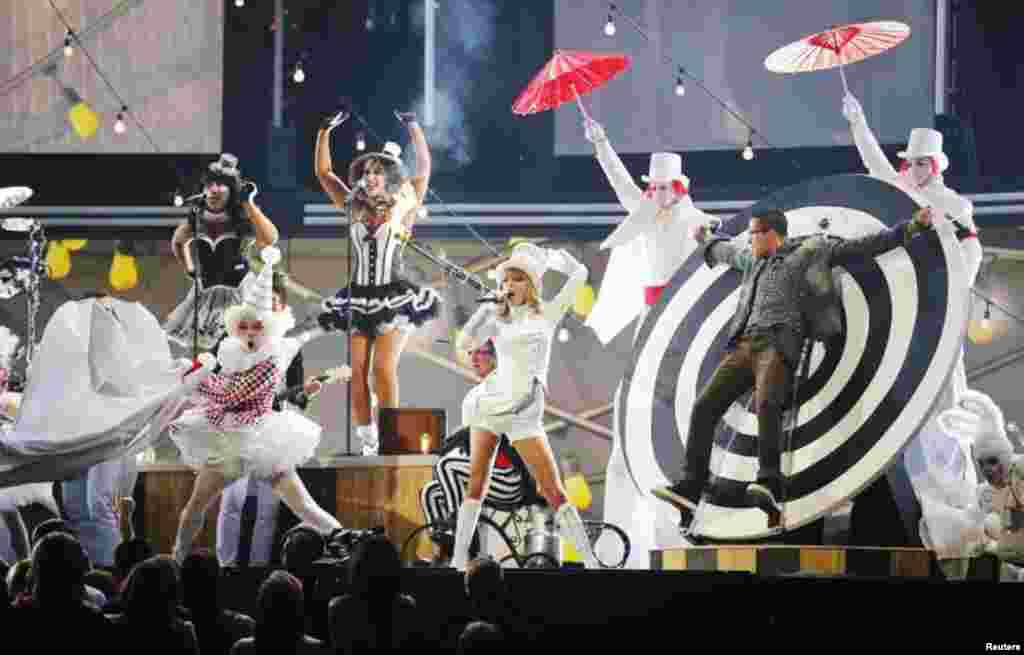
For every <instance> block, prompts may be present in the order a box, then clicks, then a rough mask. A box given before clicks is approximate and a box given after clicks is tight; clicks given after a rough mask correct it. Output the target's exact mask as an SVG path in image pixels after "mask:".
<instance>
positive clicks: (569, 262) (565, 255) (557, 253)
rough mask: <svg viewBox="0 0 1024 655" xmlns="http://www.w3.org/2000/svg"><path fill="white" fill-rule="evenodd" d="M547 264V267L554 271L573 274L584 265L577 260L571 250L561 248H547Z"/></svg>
mask: <svg viewBox="0 0 1024 655" xmlns="http://www.w3.org/2000/svg"><path fill="white" fill-rule="evenodd" d="M544 252H545V255H546V264H547V267H548V268H550V269H551V270H553V271H558V272H559V273H565V274H566V275H571V274H572V273H574V272H575V271H577V270H578V269H579V268H581V267H583V264H582V263H580V262H579V261H577V259H576V258H575V257H573V256H572V255H570V254H569V251H567V250H565V249H563V248H559V249H558V250H553V249H549V250H545V251H544Z"/></svg>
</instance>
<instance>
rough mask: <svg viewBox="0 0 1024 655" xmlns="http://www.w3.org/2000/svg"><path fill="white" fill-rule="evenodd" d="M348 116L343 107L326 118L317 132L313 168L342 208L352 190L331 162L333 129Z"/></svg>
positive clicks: (335, 201) (326, 189) (332, 198)
mask: <svg viewBox="0 0 1024 655" xmlns="http://www.w3.org/2000/svg"><path fill="white" fill-rule="evenodd" d="M348 116H349V113H348V111H347V110H345V109H342V110H341V111H339V112H338V113H336V114H334V115H332V116H329V117H328V118H326V119H324V121H323V123H322V124H321V125H320V131H319V132H317V134H316V147H315V148H314V151H313V170H315V171H316V179H318V180H320V187H321V188H322V189H323V190H324V193H326V194H327V195H328V197H330V199H331V202H333V203H334V206H335V207H337V208H338V209H341V210H344V209H345V199H346V198H348V195H349V194H350V193H351V192H352V190H351V189H349V188H348V186H347V185H346V184H345V183H344V182H342V181H341V178H340V177H338V176H337V175H335V174H334V166H333V164H332V163H331V131H332V130H334V128H336V127H338V126H339V125H341V124H342V123H344V122H345V121H346V120H347V119H348Z"/></svg>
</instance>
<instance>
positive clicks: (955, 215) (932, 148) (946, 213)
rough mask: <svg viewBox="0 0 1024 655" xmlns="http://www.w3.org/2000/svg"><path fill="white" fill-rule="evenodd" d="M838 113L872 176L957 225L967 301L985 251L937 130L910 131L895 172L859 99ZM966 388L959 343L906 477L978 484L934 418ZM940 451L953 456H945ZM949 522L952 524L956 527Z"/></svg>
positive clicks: (961, 448)
mask: <svg viewBox="0 0 1024 655" xmlns="http://www.w3.org/2000/svg"><path fill="white" fill-rule="evenodd" d="M843 116H845V117H846V119H847V120H848V121H849V122H850V130H851V133H852V135H853V141H854V143H855V144H856V146H857V151H858V152H859V153H860V157H861V160H862V161H863V163H864V166H865V167H867V169H868V172H869V173H870V174H871V176H872V177H875V178H878V179H880V180H883V181H885V182H888V183H890V184H892V185H894V186H896V187H898V188H900V189H901V190H903V191H904V192H905V193H907V194H908V195H910V197H911V198H913V199H914V200H915V201H917V202H918V203H919V204H921V205H923V206H928V207H932V208H934V209H935V212H934V214H935V216H936V220H938V221H941V220H943V219H945V220H949V221H953V222H954V224H955V225H956V226H957V238H958V239H959V243H960V252H961V253H962V254H963V257H964V264H965V265H966V269H967V276H968V279H967V297H966V298H965V299H964V302H967V303H970V302H971V294H972V290H973V288H974V282H975V278H976V277H977V275H978V270H979V269H980V268H981V262H982V256H983V254H984V253H983V250H982V246H981V243H980V242H979V240H978V228H977V226H976V225H975V223H974V207H973V205H972V204H971V201H970V200H968V199H967V198H964V197H963V196H961V195H960V194H958V193H957V192H956V191H954V190H953V189H950V188H949V187H947V186H946V184H945V182H944V181H943V173H944V172H945V171H946V170H947V169H948V168H949V164H950V161H949V157H947V156H946V154H945V153H944V152H943V150H942V134H941V133H940V132H938V131H936V130H933V129H929V128H914V129H913V130H911V132H910V137H909V139H908V143H907V147H906V149H905V150H902V151H900V152H899V153H897V156H898V157H900V158H901V159H902V160H903V163H902V164H901V166H900V170H898V171H897V170H896V169H895V168H894V167H893V165H892V164H891V163H890V162H889V160H888V159H887V158H886V156H885V153H884V152H883V151H882V148H881V147H880V146H879V145H878V140H877V139H876V138H875V135H874V134H873V133H872V132H871V128H870V127H868V124H867V119H866V117H865V115H864V110H863V108H862V107H861V104H860V102H859V101H858V100H857V99H856V98H855V97H854V96H853V95H851V94H847V95H846V96H845V97H844V98H843ZM943 217H944V218H943ZM968 391H969V390H968V387H967V371H966V369H965V367H964V352H963V349H962V348H961V351H960V355H959V357H958V358H957V361H956V365H955V366H954V368H953V372H952V374H951V376H950V379H949V382H948V383H947V385H946V387H945V389H943V391H942V393H941V396H940V398H939V400H938V402H937V403H936V406H935V411H934V413H933V415H932V417H931V418H930V419H929V421H928V422H927V423H925V425H924V426H923V427H922V428H921V430H920V431H919V432H918V434H917V436H916V437H915V438H914V440H913V441H911V443H910V445H909V446H908V449H907V451H906V457H905V460H904V461H905V466H906V468H907V471H908V473H909V475H910V476H911V479H920V480H924V479H926V478H927V475H925V473H926V472H927V470H928V469H929V468H931V469H932V472H933V473H935V474H938V475H940V476H941V477H944V478H950V476H954V475H955V476H959V477H961V478H962V479H963V481H964V483H965V484H967V485H975V484H977V482H978V479H977V475H976V473H975V468H974V466H973V464H972V458H971V453H970V448H969V444H968V442H967V441H966V440H963V439H960V440H957V439H954V438H951V437H950V436H949V435H948V434H947V432H946V431H945V430H943V429H942V428H941V427H940V426H939V425H938V419H937V417H938V416H939V414H940V413H941V412H943V411H946V410H949V409H955V408H956V407H958V406H959V405H960V403H961V401H962V399H963V398H964V397H965V394H967V392H968ZM944 453H950V454H952V455H953V456H952V457H949V456H946V455H945V454H944ZM938 461H943V462H945V469H946V470H945V472H942V473H939V472H938V471H937V470H936V469H935V463H936V462H938ZM915 493H916V494H917V496H918V499H919V501H921V500H922V498H921V495H922V493H927V490H926V489H921V488H917V487H915ZM921 504H922V508H921V509H922V512H924V518H925V520H929V519H930V522H931V523H932V526H933V529H935V528H937V527H938V524H939V523H940V522H941V521H942V520H943V517H944V516H946V515H945V514H944V513H939V514H936V515H933V516H929V509H928V507H932V506H933V504H932V503H930V502H922V503H921ZM950 527H951V528H952V529H955V526H950ZM940 531H941V529H940Z"/></svg>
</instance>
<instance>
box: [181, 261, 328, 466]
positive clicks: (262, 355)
mask: <svg viewBox="0 0 1024 655" xmlns="http://www.w3.org/2000/svg"><path fill="white" fill-rule="evenodd" d="M264 271H265V273H263V272H261V274H260V275H259V276H253V277H249V278H247V279H246V280H245V281H244V282H243V284H242V285H241V286H240V289H241V290H242V295H243V297H244V298H246V302H250V299H251V298H256V300H252V301H251V302H252V303H253V304H256V303H257V302H262V301H264V300H269V295H270V293H269V291H270V289H269V286H270V284H271V282H270V277H271V272H272V266H270V265H268V266H266V267H265V268H264ZM264 287H265V288H264ZM264 295H266V296H267V299H263V298H262V296H264ZM289 316H290V315H289ZM285 320H287V319H285ZM292 322H294V319H292ZM282 327H285V329H287V327H286V325H285V326H282ZM282 331H284V330H282ZM326 333H327V332H326V331H325V330H324V329H323V328H315V329H313V330H310V331H308V332H304V333H302V334H300V335H297V336H293V337H288V338H284V337H281V336H276V337H270V338H266V339H265V340H263V341H262V343H261V344H260V346H259V347H258V348H257V349H256V350H253V351H248V350H246V348H245V345H244V344H243V342H242V340H241V339H239V338H238V337H235V336H229V337H227V338H225V339H224V341H222V342H221V345H220V348H219V349H218V353H217V361H218V362H219V363H220V366H221V368H220V371H219V372H218V373H217V374H214V375H212V376H211V377H210V378H209V379H208V380H206V381H204V383H203V384H201V385H199V387H198V389H197V391H198V392H199V395H200V397H201V398H202V400H201V402H200V404H199V405H197V406H195V407H192V408H190V409H188V410H186V411H185V412H184V413H183V414H182V415H181V417H180V418H178V419H177V420H176V421H174V423H173V424H171V439H172V440H173V441H174V443H175V445H177V446H178V448H179V450H180V451H181V456H182V460H183V461H184V462H185V463H186V464H188V465H189V466H193V467H195V468H199V467H201V466H203V465H206V464H217V465H221V466H223V467H224V472H225V475H226V476H227V477H228V478H229V479H234V478H238V477H241V476H243V475H248V474H253V475H256V476H257V477H263V478H269V477H271V476H273V475H274V474H275V473H278V472H282V471H287V470H290V469H293V468H295V467H297V466H299V465H300V464H303V463H305V462H306V461H308V460H309V459H310V458H312V457H313V453H314V452H315V450H316V447H317V445H318V444H319V443H320V432H321V429H322V428H321V427H320V426H319V425H317V424H316V423H314V422H313V421H311V420H309V419H308V418H306V417H305V416H303V415H302V414H301V413H299V412H297V411H295V410H293V409H291V408H290V407H286V408H285V409H284V410H283V411H280V412H275V411H272V409H271V407H272V404H273V397H274V393H275V392H276V391H277V390H278V389H279V388H280V387H281V381H282V378H283V377H284V373H285V371H287V370H288V367H289V366H290V365H291V362H292V360H293V359H295V355H296V354H297V353H298V352H299V349H300V348H301V347H302V346H303V345H305V344H306V343H307V342H309V341H310V340H312V339H314V338H316V337H318V336H322V335H324V334H326Z"/></svg>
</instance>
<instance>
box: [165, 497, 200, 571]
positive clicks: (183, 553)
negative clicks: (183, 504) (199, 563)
mask: <svg viewBox="0 0 1024 655" xmlns="http://www.w3.org/2000/svg"><path fill="white" fill-rule="evenodd" d="M204 510H205V508H204V509H201V510H199V511H198V512H197V511H192V512H187V513H186V511H187V510H182V517H181V521H180V522H179V523H178V534H177V536H176V537H175V538H174V552H173V553H172V555H173V556H174V559H175V561H177V562H178V564H182V563H183V562H184V561H185V558H186V557H188V556H189V554H190V553H191V552H192V541H193V540H194V539H195V537H196V535H197V534H198V533H199V531H200V530H202V529H203V523H204V522H205V520H206V512H205V511H204Z"/></svg>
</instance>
